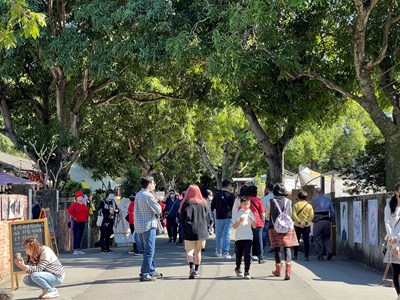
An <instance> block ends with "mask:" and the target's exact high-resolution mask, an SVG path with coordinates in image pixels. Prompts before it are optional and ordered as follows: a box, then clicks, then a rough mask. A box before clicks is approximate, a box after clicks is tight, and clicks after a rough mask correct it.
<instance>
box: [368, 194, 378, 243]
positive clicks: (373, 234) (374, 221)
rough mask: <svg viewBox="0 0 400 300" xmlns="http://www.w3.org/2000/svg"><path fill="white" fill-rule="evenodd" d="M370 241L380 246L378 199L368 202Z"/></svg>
mask: <svg viewBox="0 0 400 300" xmlns="http://www.w3.org/2000/svg"><path fill="white" fill-rule="evenodd" d="M368 240H369V244H370V245H375V246H376V245H378V199H373V200H368Z"/></svg>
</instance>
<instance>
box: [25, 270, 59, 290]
mask: <svg viewBox="0 0 400 300" xmlns="http://www.w3.org/2000/svg"><path fill="white" fill-rule="evenodd" d="M23 280H24V283H25V284H26V285H27V286H32V287H38V288H41V289H42V290H44V291H47V292H48V293H51V292H54V291H55V288H54V287H56V286H59V285H60V284H61V283H63V281H64V279H63V278H60V277H57V276H56V275H54V274H52V273H49V272H34V273H32V274H30V275H27V276H25V277H24V279H23Z"/></svg>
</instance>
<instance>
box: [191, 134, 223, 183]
mask: <svg viewBox="0 0 400 300" xmlns="http://www.w3.org/2000/svg"><path fill="white" fill-rule="evenodd" d="M194 144H195V145H196V146H198V147H199V149H200V152H201V155H202V157H203V161H204V164H205V165H206V167H207V169H208V170H209V171H210V172H211V173H212V174H213V175H214V177H215V179H217V180H218V172H217V170H216V169H215V168H214V166H213V165H212V163H211V161H210V159H209V157H208V153H207V150H206V146H205V141H204V138H203V137H200V142H198V141H195V142H194Z"/></svg>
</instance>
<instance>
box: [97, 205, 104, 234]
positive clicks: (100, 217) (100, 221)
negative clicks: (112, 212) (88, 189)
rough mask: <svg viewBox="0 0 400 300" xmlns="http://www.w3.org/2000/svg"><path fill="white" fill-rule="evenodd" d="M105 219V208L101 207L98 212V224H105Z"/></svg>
mask: <svg viewBox="0 0 400 300" xmlns="http://www.w3.org/2000/svg"><path fill="white" fill-rule="evenodd" d="M103 202H104V200H103ZM103 220H104V216H103V210H102V209H99V212H98V213H97V220H96V225H97V226H99V227H100V226H101V225H102V224H103Z"/></svg>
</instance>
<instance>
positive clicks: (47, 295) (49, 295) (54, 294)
mask: <svg viewBox="0 0 400 300" xmlns="http://www.w3.org/2000/svg"><path fill="white" fill-rule="evenodd" d="M59 296H60V294H59V293H58V291H57V289H54V292H49V293H48V292H47V291H46V292H43V293H42V294H40V295H39V298H40V299H54V298H57V297H59Z"/></svg>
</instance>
